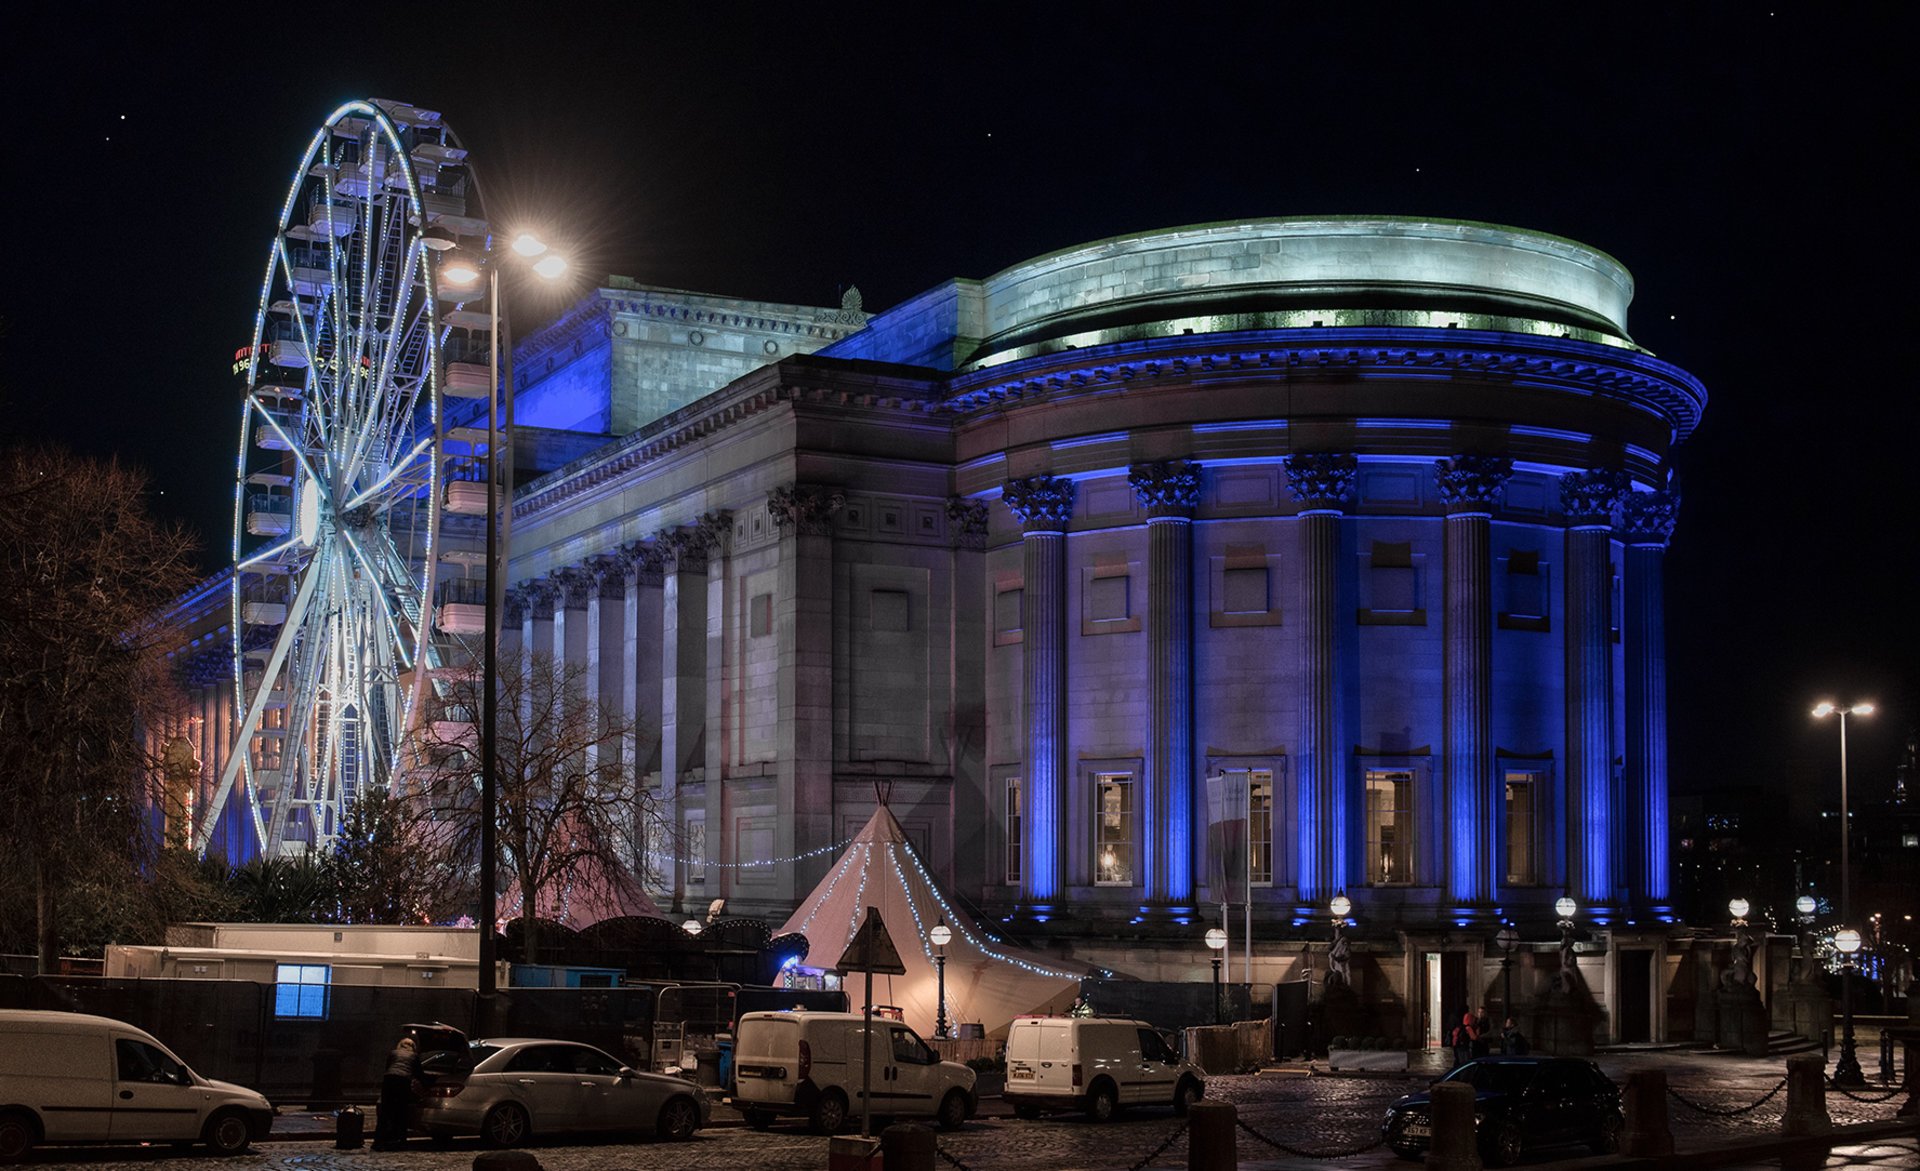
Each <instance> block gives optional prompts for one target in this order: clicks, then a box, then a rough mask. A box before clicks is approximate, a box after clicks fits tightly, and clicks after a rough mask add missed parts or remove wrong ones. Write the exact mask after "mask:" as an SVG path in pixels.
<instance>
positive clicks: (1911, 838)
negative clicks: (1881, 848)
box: [1900, 834, 1920, 850]
mask: <svg viewBox="0 0 1920 1171" xmlns="http://www.w3.org/2000/svg"><path fill="white" fill-rule="evenodd" d="M1900 844H1901V845H1902V846H1904V847H1906V848H1907V849H1909V850H1912V849H1916V848H1920V834H1901V835H1900Z"/></svg>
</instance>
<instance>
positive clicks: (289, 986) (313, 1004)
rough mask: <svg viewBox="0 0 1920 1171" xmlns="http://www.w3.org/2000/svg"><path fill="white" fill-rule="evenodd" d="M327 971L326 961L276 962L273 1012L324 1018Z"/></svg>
mask: <svg viewBox="0 0 1920 1171" xmlns="http://www.w3.org/2000/svg"><path fill="white" fill-rule="evenodd" d="M329 972H330V970H329V968H328V967H327V965H326V964H277V965H275V967H274V978H275V984H274V990H273V1014H274V1015H275V1016H278V1017H308V1018H312V1019H315V1020H322V1019H325V1017H326V1015H327V981H328V979H329Z"/></svg>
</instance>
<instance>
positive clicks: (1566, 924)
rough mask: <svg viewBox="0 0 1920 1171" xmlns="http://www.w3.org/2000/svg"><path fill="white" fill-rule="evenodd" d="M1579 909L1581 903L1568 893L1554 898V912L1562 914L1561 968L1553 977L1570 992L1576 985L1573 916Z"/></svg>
mask: <svg viewBox="0 0 1920 1171" xmlns="http://www.w3.org/2000/svg"><path fill="white" fill-rule="evenodd" d="M1579 909H1580V904H1578V903H1576V902H1574V901H1573V899H1572V898H1570V897H1569V896H1567V895H1561V896H1560V897H1559V898H1558V899H1556V900H1554V904H1553V913H1554V914H1556V915H1558V916H1560V923H1559V927H1560V970H1559V972H1557V973H1555V974H1554V977H1553V978H1554V980H1555V981H1556V982H1558V983H1559V985H1560V987H1561V989H1562V990H1563V991H1565V992H1568V993H1571V992H1572V991H1573V987H1574V985H1573V973H1574V961H1573V916H1574V913H1575V912H1576V911H1578V910H1579Z"/></svg>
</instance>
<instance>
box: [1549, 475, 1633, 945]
mask: <svg viewBox="0 0 1920 1171" xmlns="http://www.w3.org/2000/svg"><path fill="white" fill-rule="evenodd" d="M1627 487H1628V482H1627V477H1626V474H1625V473H1623V472H1610V471H1588V472H1569V473H1568V474H1566V475H1564V476H1562V477H1560V507H1561V509H1562V510H1563V511H1564V512H1565V513H1566V515H1567V535H1566V568H1565V572H1564V581H1563V584H1562V588H1563V589H1564V591H1565V599H1566V601H1565V608H1566V619H1565V621H1566V640H1565V641H1566V660H1565V678H1564V686H1565V694H1566V711H1567V717H1566V718H1567V763H1566V774H1567V775H1566V787H1565V790H1564V791H1565V793H1566V810H1567V887H1568V889H1570V890H1571V891H1572V892H1573V896H1574V898H1576V899H1578V900H1579V901H1580V903H1581V904H1582V905H1583V906H1587V907H1596V908H1597V907H1606V906H1609V905H1611V904H1612V903H1613V901H1614V888H1615V886H1616V885H1617V884H1618V882H1619V879H1620V877H1621V876H1618V875H1615V874H1614V873H1613V868H1612V865H1611V863H1612V860H1613V835H1614V832H1615V826H1614V819H1613V813H1614V810H1613V640H1612V638H1611V636H1610V633H1609V632H1610V630H1611V625H1610V623H1609V622H1608V614H1607V611H1608V610H1609V609H1610V608H1611V607H1610V602H1611V595H1612V592H1613V574H1612V572H1611V570H1612V566H1611V564H1610V562H1611V560H1612V545H1613V537H1612V521H1611V518H1612V516H1613V510H1614V507H1615V506H1616V505H1617V504H1619V502H1620V497H1621V496H1622V494H1624V493H1625V492H1626V490H1627Z"/></svg>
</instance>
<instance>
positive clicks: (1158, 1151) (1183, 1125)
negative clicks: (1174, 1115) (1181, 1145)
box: [1127, 1118, 1187, 1171]
mask: <svg viewBox="0 0 1920 1171" xmlns="http://www.w3.org/2000/svg"><path fill="white" fill-rule="evenodd" d="M1185 1133H1187V1120H1186V1119H1184V1118H1182V1119H1181V1120H1180V1124H1179V1125H1178V1126H1176V1127H1174V1128H1173V1129H1172V1130H1170V1131H1168V1132H1167V1137H1166V1138H1163V1139H1161V1140H1160V1145H1159V1146H1157V1147H1155V1148H1153V1149H1152V1150H1151V1151H1148V1152H1147V1153H1146V1154H1145V1155H1143V1156H1142V1157H1141V1158H1140V1161H1139V1162H1137V1163H1135V1164H1133V1165H1132V1166H1130V1167H1128V1168H1127V1171H1141V1168H1143V1167H1145V1166H1146V1165H1147V1164H1148V1163H1151V1162H1153V1161H1154V1160H1155V1159H1158V1158H1159V1157H1160V1156H1161V1155H1164V1154H1166V1153H1167V1148H1168V1147H1170V1146H1172V1145H1173V1144H1174V1143H1175V1142H1177V1141H1179V1138H1180V1136H1181V1135H1183V1134H1185Z"/></svg>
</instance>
